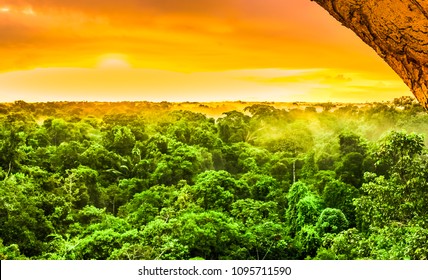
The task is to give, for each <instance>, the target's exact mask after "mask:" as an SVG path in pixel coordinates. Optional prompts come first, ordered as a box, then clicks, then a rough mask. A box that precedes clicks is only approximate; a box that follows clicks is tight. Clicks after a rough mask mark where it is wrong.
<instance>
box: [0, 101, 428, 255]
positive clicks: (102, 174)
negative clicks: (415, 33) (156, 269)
mask: <svg viewBox="0 0 428 280" xmlns="http://www.w3.org/2000/svg"><path fill="white" fill-rule="evenodd" d="M427 133H428V114H427V113H426V112H425V111H424V110H423V108H422V107H421V106H420V105H419V104H418V103H417V102H415V100H413V99H412V98H410V97H402V98H397V99H395V100H393V101H391V102H382V103H367V104H337V103H299V102H297V103H274V102H270V103H267V102H265V103H254V102H243V101H237V102H224V103H220V102H217V103H197V102H185V103H170V102H161V103H151V102H117V103H109V102H47V103H26V102H24V101H16V102H14V103H2V104H0V259H3V260H5V259H49V260H62V259H67V260H77V259H78V260H80V259H85V260H86V259H104V260H106V259H111V260H116V259H125V260H137V259H161V260H182V259H222V260H225V259H242V260H262V259H271V260H277V259H333V260H341V259H427V258H428V207H427V205H428V182H427V180H428V153H427V144H428V139H427Z"/></svg>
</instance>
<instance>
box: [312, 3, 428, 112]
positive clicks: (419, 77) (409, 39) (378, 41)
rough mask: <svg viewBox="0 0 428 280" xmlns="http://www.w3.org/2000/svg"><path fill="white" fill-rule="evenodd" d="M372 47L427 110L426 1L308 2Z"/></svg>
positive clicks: (427, 41) (427, 53) (427, 25)
mask: <svg viewBox="0 0 428 280" xmlns="http://www.w3.org/2000/svg"><path fill="white" fill-rule="evenodd" d="M311 1H315V2H316V3H318V4H319V5H320V6H322V7H323V8H324V9H326V10H327V11H328V12H329V13H330V14H331V15H332V16H333V17H334V18H336V19H337V20H338V21H339V22H341V23H342V24H343V25H344V26H346V27H348V28H350V29H351V30H352V31H354V32H355V33H356V34H357V35H358V36H359V37H360V38H361V39H362V40H363V41H364V42H365V43H366V44H368V45H369V46H370V47H372V48H373V49H374V50H375V51H376V52H377V53H378V54H379V56H380V57H382V58H383V59H384V60H385V61H386V62H387V63H388V64H389V65H390V66H391V68H392V69H394V71H395V72H396V73H397V74H398V75H399V76H400V77H401V78H402V79H403V81H404V82H405V83H406V84H407V86H409V88H410V89H411V90H412V92H413V94H414V95H415V97H416V99H417V100H418V101H419V102H420V103H421V104H422V106H423V107H424V108H425V109H428V0H311Z"/></svg>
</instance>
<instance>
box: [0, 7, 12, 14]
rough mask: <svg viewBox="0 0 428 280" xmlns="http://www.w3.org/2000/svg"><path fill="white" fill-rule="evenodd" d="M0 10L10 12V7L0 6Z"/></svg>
mask: <svg viewBox="0 0 428 280" xmlns="http://www.w3.org/2000/svg"><path fill="white" fill-rule="evenodd" d="M0 12H2V13H8V12H10V8H9V7H2V8H0Z"/></svg>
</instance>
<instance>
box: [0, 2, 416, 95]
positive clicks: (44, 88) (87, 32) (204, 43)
mask: <svg viewBox="0 0 428 280" xmlns="http://www.w3.org/2000/svg"><path fill="white" fill-rule="evenodd" d="M3 4H4V6H1V5H0V33H1V36H0V102H1V101H3V102H4V101H14V100H19V99H22V100H25V101H28V102H31V101H55V100H88V101H92V100H99V101H103V100H109V101H120V100H150V101H162V100H167V101H223V100H249V101H349V102H364V101H381V100H390V99H392V98H394V97H399V96H402V95H410V94H411V93H410V91H409V90H408V88H407V87H406V86H405V85H404V83H403V82H402V81H401V80H400V79H399V78H398V76H397V75H396V74H395V73H394V72H393V71H392V70H391V69H390V68H389V67H388V66H387V65H386V63H385V62H383V61H382V59H381V58H379V57H378V56H377V55H376V54H375V52H374V51H373V50H371V49H370V48H369V47H368V46H366V45H365V44H364V43H363V42H362V41H361V40H360V39H359V38H357V37H356V35H354V34H353V33H352V32H351V31H349V30H347V29H346V28H344V27H343V26H341V25H340V24H339V23H338V22H336V21H335V20H334V19H333V18H331V17H330V16H329V15H328V14H327V12H325V11H324V10H322V9H321V8H320V7H319V6H317V5H316V4H315V3H313V2H311V1H309V0H290V1H284V0H264V1H258V0H257V1H256V0H216V1H214V0H200V1H180V0H163V1H156V0H124V1H120V2H118V1H113V0H106V1H103V2H102V3H101V4H100V2H99V1H72V0H61V1H60V0H45V1H37V0H19V1H14V0H9V1H4V3H3Z"/></svg>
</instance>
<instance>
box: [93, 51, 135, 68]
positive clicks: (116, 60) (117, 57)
mask: <svg viewBox="0 0 428 280" xmlns="http://www.w3.org/2000/svg"><path fill="white" fill-rule="evenodd" d="M98 67H99V68H102V69H129V68H131V65H130V64H129V62H128V61H127V58H126V56H125V55H122V54H109V55H104V56H102V57H101V58H100V60H99V63H98Z"/></svg>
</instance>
